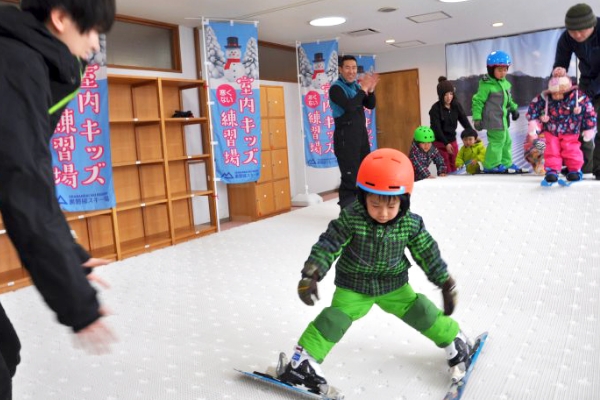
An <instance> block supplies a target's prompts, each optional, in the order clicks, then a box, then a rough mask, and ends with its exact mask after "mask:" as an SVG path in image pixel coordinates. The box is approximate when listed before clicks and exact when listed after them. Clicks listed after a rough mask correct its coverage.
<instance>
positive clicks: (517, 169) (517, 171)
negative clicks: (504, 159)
mask: <svg viewBox="0 0 600 400" xmlns="http://www.w3.org/2000/svg"><path fill="white" fill-rule="evenodd" d="M506 172H507V173H509V174H526V173H528V172H529V168H521V167H519V166H518V165H517V164H513V165H511V166H510V167H507V168H506Z"/></svg>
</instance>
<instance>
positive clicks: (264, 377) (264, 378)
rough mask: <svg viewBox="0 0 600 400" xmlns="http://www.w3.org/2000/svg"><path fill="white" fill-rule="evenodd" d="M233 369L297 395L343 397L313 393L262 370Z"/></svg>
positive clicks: (337, 399) (339, 399)
mask: <svg viewBox="0 0 600 400" xmlns="http://www.w3.org/2000/svg"><path fill="white" fill-rule="evenodd" d="M234 369H235V368H234ZM235 370H236V371H237V372H239V373H241V374H243V375H245V376H247V377H250V378H252V379H255V380H258V381H262V382H265V383H268V384H271V385H274V386H277V387H279V388H282V389H285V390H288V391H292V392H295V393H297V394H298V395H301V396H304V397H307V398H312V399H319V400H342V399H343V398H344V396H343V395H342V394H338V395H337V396H336V397H329V396H327V395H324V394H321V393H315V392H313V391H310V390H309V389H306V388H304V387H302V386H293V385H290V384H288V383H285V382H283V381H280V380H279V379H277V378H275V377H274V376H271V375H269V374H266V373H263V372H257V371H254V372H247V371H242V370H239V369H235Z"/></svg>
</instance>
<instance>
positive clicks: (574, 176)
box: [567, 171, 583, 182]
mask: <svg viewBox="0 0 600 400" xmlns="http://www.w3.org/2000/svg"><path fill="white" fill-rule="evenodd" d="M582 179H583V174H582V173H581V171H570V172H568V173H567V180H568V181H569V182H577V181H580V180H582Z"/></svg>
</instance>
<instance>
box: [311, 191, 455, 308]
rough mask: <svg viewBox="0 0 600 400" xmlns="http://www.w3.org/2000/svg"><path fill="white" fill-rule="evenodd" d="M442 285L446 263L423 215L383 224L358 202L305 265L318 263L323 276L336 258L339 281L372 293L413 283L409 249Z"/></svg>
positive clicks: (328, 232) (333, 226) (329, 230)
mask: <svg viewBox="0 0 600 400" xmlns="http://www.w3.org/2000/svg"><path fill="white" fill-rule="evenodd" d="M406 248H408V250H409V251H410V253H411V255H412V258H413V259H414V260H415V261H416V262H417V264H418V265H419V266H420V267H421V269H422V270H423V271H424V272H425V274H426V275H427V278H428V279H429V280H430V281H431V282H432V283H434V284H435V285H437V286H438V287H441V286H442V285H443V284H444V282H446V280H447V279H448V271H447V265H446V263H445V262H444V260H442V258H441V256H440V251H439V248H438V245H437V243H436V241H435V240H434V239H433V237H431V235H430V234H429V232H427V230H426V229H425V225H424V224H423V219H422V218H421V217H420V216H419V215H417V214H413V213H412V212H410V210H409V211H408V212H407V213H406V215H404V216H403V217H401V218H398V219H397V220H396V221H394V222H393V223H391V224H386V225H383V224H379V223H377V222H376V221H374V220H373V219H372V218H371V217H369V215H368V214H367V210H366V209H365V207H364V206H363V205H362V204H361V203H360V201H358V200H356V201H355V202H354V203H353V204H352V206H350V207H346V208H345V209H343V210H342V212H341V214H340V216H339V217H338V218H337V219H335V220H333V221H331V222H330V223H329V226H328V227H327V230H326V231H325V232H324V233H323V234H321V236H320V237H319V241H318V242H317V243H316V244H315V245H314V246H313V247H312V250H311V253H310V256H309V257H308V260H307V261H306V264H313V265H315V266H317V269H318V275H319V280H321V279H322V278H323V277H324V276H325V275H326V274H327V272H328V271H329V269H330V268H331V266H332V265H333V263H334V262H335V260H337V264H336V266H335V269H336V275H335V284H336V286H339V287H341V288H344V289H349V290H353V291H355V292H358V293H363V294H367V295H372V296H378V295H382V294H386V293H389V292H392V291H394V290H396V289H398V288H400V287H401V286H403V285H404V284H406V283H407V282H408V268H410V266H411V264H410V261H409V259H408V257H407V256H406V255H405V254H404V250H405V249H406Z"/></svg>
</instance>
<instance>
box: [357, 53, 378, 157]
mask: <svg viewBox="0 0 600 400" xmlns="http://www.w3.org/2000/svg"><path fill="white" fill-rule="evenodd" d="M356 61H357V65H358V67H357V68H358V75H357V78H356V80H357V82H359V83H360V80H361V79H362V76H363V75H364V74H372V73H374V72H375V56H358V57H357V58H356ZM365 119H366V120H367V133H368V135H369V146H370V147H371V151H373V150H375V149H377V124H376V121H375V109H372V110H369V109H368V108H366V107H365Z"/></svg>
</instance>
